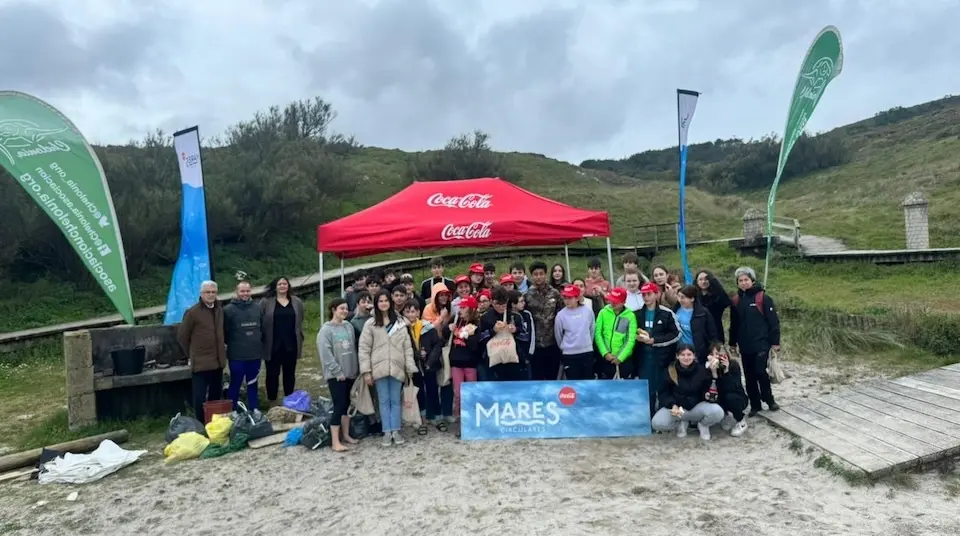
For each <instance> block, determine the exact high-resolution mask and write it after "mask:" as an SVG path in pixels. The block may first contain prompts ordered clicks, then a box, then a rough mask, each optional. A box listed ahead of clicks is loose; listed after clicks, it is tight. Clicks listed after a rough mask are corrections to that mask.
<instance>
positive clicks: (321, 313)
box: [320, 253, 323, 319]
mask: <svg viewBox="0 0 960 536" xmlns="http://www.w3.org/2000/svg"><path fill="white" fill-rule="evenodd" d="M320 318H321V319H322V318H323V253H320Z"/></svg>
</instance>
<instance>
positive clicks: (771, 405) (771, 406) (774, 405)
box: [767, 402, 780, 411]
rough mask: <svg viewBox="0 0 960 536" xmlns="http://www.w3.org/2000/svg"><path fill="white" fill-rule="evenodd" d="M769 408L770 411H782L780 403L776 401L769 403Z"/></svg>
mask: <svg viewBox="0 0 960 536" xmlns="http://www.w3.org/2000/svg"><path fill="white" fill-rule="evenodd" d="M767 409H768V410H769V411H780V405H779V404H777V403H776V402H771V403H769V404H767Z"/></svg>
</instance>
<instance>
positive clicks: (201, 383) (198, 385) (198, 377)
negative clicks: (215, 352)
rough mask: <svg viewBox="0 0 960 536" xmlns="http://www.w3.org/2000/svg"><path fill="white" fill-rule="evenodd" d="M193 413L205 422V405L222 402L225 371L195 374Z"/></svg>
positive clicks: (207, 371)
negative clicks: (208, 402) (213, 401)
mask: <svg viewBox="0 0 960 536" xmlns="http://www.w3.org/2000/svg"><path fill="white" fill-rule="evenodd" d="M192 381H193V413H194V415H196V417H197V420H199V421H200V422H203V420H204V419H203V403H204V402H206V401H207V400H220V395H222V394H223V370H220V369H217V370H204V371H202V372H194V373H193V378H192Z"/></svg>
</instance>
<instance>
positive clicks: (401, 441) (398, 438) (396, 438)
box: [392, 432, 407, 445]
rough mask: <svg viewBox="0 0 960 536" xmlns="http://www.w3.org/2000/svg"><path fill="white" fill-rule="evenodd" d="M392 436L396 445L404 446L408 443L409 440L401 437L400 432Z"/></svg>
mask: <svg viewBox="0 0 960 536" xmlns="http://www.w3.org/2000/svg"><path fill="white" fill-rule="evenodd" d="M392 436H393V444H394V445H402V444H404V443H406V442H407V440H406V439H404V438H403V436H402V435H400V432H393V434H392Z"/></svg>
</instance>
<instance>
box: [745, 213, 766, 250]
mask: <svg viewBox="0 0 960 536" xmlns="http://www.w3.org/2000/svg"><path fill="white" fill-rule="evenodd" d="M766 219H767V215H766V214H765V213H764V212H763V211H761V210H759V209H756V208H748V209H747V211H746V212H745V213H744V214H743V239H744V241H746V242H753V241H755V240H759V239H762V238H763V237H764V236H765V233H764V230H765V228H766V225H765V224H766Z"/></svg>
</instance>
